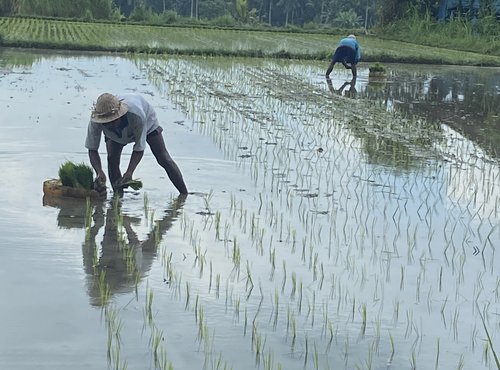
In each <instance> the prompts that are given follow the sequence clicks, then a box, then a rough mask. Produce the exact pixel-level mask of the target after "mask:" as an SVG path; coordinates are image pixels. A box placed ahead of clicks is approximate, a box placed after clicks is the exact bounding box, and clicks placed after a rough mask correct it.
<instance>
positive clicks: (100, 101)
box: [91, 93, 128, 123]
mask: <svg viewBox="0 0 500 370" xmlns="http://www.w3.org/2000/svg"><path fill="white" fill-rule="evenodd" d="M127 111H128V106H127V104H125V103H124V102H122V101H120V99H118V98H117V97H116V96H114V95H113V94H109V93H104V94H102V95H100V96H99V97H98V98H97V102H96V103H95V105H94V109H93V110H92V116H91V119H92V122H95V123H109V122H112V121H114V120H116V119H118V118H120V117H121V116H123V115H124V114H125V113H127Z"/></svg>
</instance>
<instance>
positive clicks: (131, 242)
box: [43, 195, 186, 306]
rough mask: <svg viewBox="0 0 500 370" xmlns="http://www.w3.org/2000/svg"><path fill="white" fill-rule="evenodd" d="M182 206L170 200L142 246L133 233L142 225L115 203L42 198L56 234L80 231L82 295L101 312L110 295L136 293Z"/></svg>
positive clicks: (182, 198) (181, 198) (181, 200)
mask: <svg viewBox="0 0 500 370" xmlns="http://www.w3.org/2000/svg"><path fill="white" fill-rule="evenodd" d="M185 200H186V196H185V195H180V196H179V197H177V198H175V199H174V200H173V201H172V202H171V204H170V205H169V207H168V208H167V209H166V210H165V211H164V214H163V217H162V218H161V219H159V220H156V221H155V222H154V225H153V224H152V226H151V228H150V230H149V232H148V233H147V235H146V237H145V238H144V239H143V240H140V238H139V236H138V232H137V231H136V230H135V228H139V227H140V225H141V222H142V220H141V219H140V218H137V217H132V216H129V215H127V214H124V213H123V212H122V211H121V202H120V199H119V198H118V197H115V198H114V199H113V200H112V201H111V202H110V204H106V202H105V201H102V200H101V201H99V200H93V201H92V203H91V202H90V201H87V202H85V201H83V200H81V199H80V200H78V199H71V198H54V197H47V196H44V198H43V204H44V206H51V207H55V208H59V213H58V216H57V225H58V226H59V227H60V228H65V229H70V228H80V229H85V230H86V236H85V241H84V242H83V244H82V255H83V268H84V270H85V273H86V276H87V288H88V289H87V291H88V294H89V297H90V304H91V305H93V306H101V305H105V304H106V303H107V302H108V301H109V299H110V298H111V297H112V296H113V295H114V294H119V293H128V292H133V291H134V290H135V289H136V288H137V285H138V283H139V282H140V281H141V279H142V278H143V277H144V276H146V275H147V273H148V272H149V270H150V269H151V266H152V264H153V262H154V260H155V259H156V255H157V247H158V245H159V243H160V242H161V240H162V238H163V237H164V235H165V233H166V232H167V230H168V229H170V227H171V226H172V224H173V222H174V221H175V220H177V218H178V217H179V214H180V211H181V209H182V207H183V205H184V202H185ZM99 239H100V240H101V241H100V243H99Z"/></svg>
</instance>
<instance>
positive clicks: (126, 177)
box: [113, 172, 132, 189]
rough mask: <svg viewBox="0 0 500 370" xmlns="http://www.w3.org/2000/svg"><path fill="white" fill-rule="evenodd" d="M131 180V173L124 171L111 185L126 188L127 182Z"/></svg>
mask: <svg viewBox="0 0 500 370" xmlns="http://www.w3.org/2000/svg"><path fill="white" fill-rule="evenodd" d="M130 181H132V175H131V174H129V173H127V172H125V173H124V174H123V176H122V177H120V178H119V179H118V180H117V181H116V182H115V183H114V184H113V187H114V188H117V189H125V188H128V187H129V185H128V183H129V182H130Z"/></svg>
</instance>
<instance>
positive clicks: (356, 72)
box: [351, 63, 358, 83]
mask: <svg viewBox="0 0 500 370" xmlns="http://www.w3.org/2000/svg"><path fill="white" fill-rule="evenodd" d="M351 72H352V79H353V81H354V83H356V77H357V76H358V68H357V67H356V63H352V64H351Z"/></svg>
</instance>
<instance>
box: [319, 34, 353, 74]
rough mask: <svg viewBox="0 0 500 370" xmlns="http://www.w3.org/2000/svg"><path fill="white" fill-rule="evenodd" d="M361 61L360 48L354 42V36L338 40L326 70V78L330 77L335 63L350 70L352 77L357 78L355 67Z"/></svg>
mask: <svg viewBox="0 0 500 370" xmlns="http://www.w3.org/2000/svg"><path fill="white" fill-rule="evenodd" d="M360 59H361V47H360V46H359V44H358V41H357V40H356V36H354V35H349V36H347V37H346V38H343V39H342V40H340V42H339V44H338V46H337V49H335V52H334V53H333V56H332V61H331V62H330V65H329V66H328V69H327V70H326V77H329V76H330V73H331V72H332V71H333V67H334V66H335V64H336V63H339V62H340V63H342V65H343V66H344V67H345V68H347V69H350V70H351V72H352V76H353V77H356V76H357V67H356V65H357V64H358V62H359V61H360Z"/></svg>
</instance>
